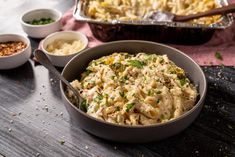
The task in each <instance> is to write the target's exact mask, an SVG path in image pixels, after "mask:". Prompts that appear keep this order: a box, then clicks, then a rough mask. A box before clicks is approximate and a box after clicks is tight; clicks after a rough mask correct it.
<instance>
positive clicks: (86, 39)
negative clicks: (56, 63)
mask: <svg viewBox="0 0 235 157" xmlns="http://www.w3.org/2000/svg"><path fill="white" fill-rule="evenodd" d="M63 33H65V34H76V35H80V36H82V37H84V39H85V40H82V41H83V42H85V43H84V46H83V48H82V49H81V50H79V51H78V52H75V53H72V54H68V55H56V54H52V53H49V52H48V51H47V50H46V49H45V48H44V42H45V41H46V40H48V39H50V38H52V37H54V36H57V35H58V34H63ZM61 39H63V38H61ZM88 43H89V41H88V38H87V36H86V35H85V34H83V33H81V32H79V31H59V32H54V33H51V34H50V35H48V36H47V37H46V38H45V39H43V40H42V43H41V49H42V51H43V52H44V53H46V54H48V55H49V56H55V57H70V56H74V55H76V54H78V53H81V52H82V51H83V50H85V49H86V48H87V47H88Z"/></svg>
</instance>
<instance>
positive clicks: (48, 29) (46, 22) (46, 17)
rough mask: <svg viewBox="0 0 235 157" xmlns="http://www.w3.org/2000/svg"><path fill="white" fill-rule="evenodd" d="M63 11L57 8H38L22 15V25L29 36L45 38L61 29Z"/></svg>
mask: <svg viewBox="0 0 235 157" xmlns="http://www.w3.org/2000/svg"><path fill="white" fill-rule="evenodd" d="M61 17H62V13H61V12H59V11H58V10H55V9H36V10H31V11H28V12H26V13H24V14H23V15H22V16H21V26H22V28H23V30H24V32H25V33H26V34H28V36H30V37H33V38H44V37H46V36H48V35H49V34H51V33H54V32H57V31H59V30H60V29H61V23H60V19H61Z"/></svg>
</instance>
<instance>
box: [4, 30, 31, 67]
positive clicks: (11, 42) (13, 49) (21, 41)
mask: <svg viewBox="0 0 235 157" xmlns="http://www.w3.org/2000/svg"><path fill="white" fill-rule="evenodd" d="M30 56H31V45H30V41H29V39H28V38H26V37H24V36H22V35H18V34H1V35H0V70H5V69H12V68H16V67H19V66H21V65H22V64H24V63H25V62H27V61H28V59H29V58H30Z"/></svg>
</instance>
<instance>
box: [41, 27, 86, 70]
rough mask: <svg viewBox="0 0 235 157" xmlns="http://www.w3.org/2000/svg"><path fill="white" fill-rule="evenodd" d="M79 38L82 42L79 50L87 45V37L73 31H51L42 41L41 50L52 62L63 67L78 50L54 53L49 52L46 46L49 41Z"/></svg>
mask: <svg viewBox="0 0 235 157" xmlns="http://www.w3.org/2000/svg"><path fill="white" fill-rule="evenodd" d="M59 39H62V40H80V41H81V42H82V43H83V47H82V48H81V50H80V51H79V52H81V51H82V50H84V49H85V48H86V47H87V45H88V39H87V37H86V36H85V35H84V34H82V33H80V32H75V31H61V32H56V33H53V34H51V35H49V36H47V37H46V38H45V39H44V40H43V41H42V45H41V48H42V50H43V52H44V53H45V54H46V55H47V56H48V58H49V59H50V60H51V62H52V64H53V65H55V66H58V67H64V66H65V65H66V64H67V63H68V62H69V61H70V59H72V58H73V57H74V56H75V55H77V54H78V53H79V52H76V53H73V54H69V55H56V54H53V53H50V52H48V51H47V50H46V48H47V46H48V45H49V44H51V43H53V42H54V41H55V40H59Z"/></svg>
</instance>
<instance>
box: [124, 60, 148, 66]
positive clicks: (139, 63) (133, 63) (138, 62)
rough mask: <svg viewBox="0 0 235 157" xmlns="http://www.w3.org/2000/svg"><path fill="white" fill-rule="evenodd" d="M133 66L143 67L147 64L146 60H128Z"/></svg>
mask: <svg viewBox="0 0 235 157" xmlns="http://www.w3.org/2000/svg"><path fill="white" fill-rule="evenodd" d="M127 62H128V63H129V64H130V65H131V66H133V67H137V68H143V66H144V65H145V63H144V62H141V61H139V60H128V61H127Z"/></svg>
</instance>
